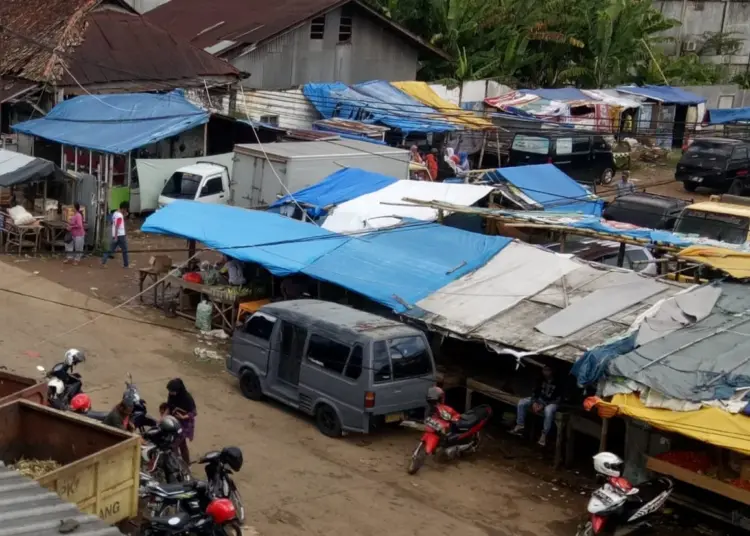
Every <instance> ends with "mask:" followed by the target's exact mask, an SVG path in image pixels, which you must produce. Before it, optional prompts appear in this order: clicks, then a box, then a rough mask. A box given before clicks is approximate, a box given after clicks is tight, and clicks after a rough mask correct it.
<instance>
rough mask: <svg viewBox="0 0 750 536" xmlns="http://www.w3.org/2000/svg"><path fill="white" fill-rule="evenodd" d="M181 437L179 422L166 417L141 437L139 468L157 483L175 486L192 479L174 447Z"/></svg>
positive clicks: (188, 469)
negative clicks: (142, 441)
mask: <svg viewBox="0 0 750 536" xmlns="http://www.w3.org/2000/svg"><path fill="white" fill-rule="evenodd" d="M181 435H182V426H180V422H179V421H178V420H177V419H175V418H174V417H172V416H171V415H168V416H166V417H164V418H163V419H162V420H161V422H160V423H159V424H158V425H156V426H154V427H153V428H149V429H148V430H146V431H145V432H144V433H143V434H142V436H143V439H144V443H143V444H141V467H142V469H143V471H144V472H145V473H148V474H149V475H150V476H152V477H153V478H154V479H156V480H157V481H158V482H166V483H167V484H175V483H178V482H188V481H190V480H192V479H193V477H192V475H191V473H190V467H188V465H187V464H186V463H185V461H184V460H183V459H182V458H181V457H180V456H179V455H178V454H177V451H176V449H175V446H176V445H177V442H178V441H179V440H180V436H181Z"/></svg>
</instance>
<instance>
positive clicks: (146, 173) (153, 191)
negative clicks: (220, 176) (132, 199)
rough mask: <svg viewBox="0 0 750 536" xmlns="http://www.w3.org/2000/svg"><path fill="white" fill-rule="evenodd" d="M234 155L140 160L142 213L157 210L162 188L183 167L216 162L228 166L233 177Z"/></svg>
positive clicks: (136, 164)
mask: <svg viewBox="0 0 750 536" xmlns="http://www.w3.org/2000/svg"><path fill="white" fill-rule="evenodd" d="M233 158H234V153H224V154H217V155H214V156H198V157H196V158H138V159H136V161H135V166H136V169H137V170H138V190H140V199H141V206H140V211H141V212H143V211H146V210H156V209H157V208H158V205H157V201H158V199H159V194H160V193H161V190H162V188H164V185H165V184H166V183H167V180H168V179H169V177H171V176H172V173H174V172H175V171H177V170H178V169H180V168H181V167H185V166H191V165H193V164H195V163H197V162H214V163H216V164H221V165H222V166H226V167H227V169H228V170H229V177H230V179H231V177H232V165H233V161H232V159H233ZM131 190H132V188H131Z"/></svg>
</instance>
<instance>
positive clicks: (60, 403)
mask: <svg viewBox="0 0 750 536" xmlns="http://www.w3.org/2000/svg"><path fill="white" fill-rule="evenodd" d="M74 368H75V365H74V364H71V365H68V364H67V363H58V364H56V365H55V366H54V367H52V369H51V370H50V371H49V372H48V371H47V369H45V368H44V367H43V366H41V365H39V366H37V367H36V369H37V370H38V371H39V372H41V373H42V375H43V377H44V378H46V379H49V381H48V382H47V403H48V404H49V405H50V407H52V408H55V409H59V410H63V411H64V410H66V409H68V406H69V404H70V401H71V400H72V399H73V397H74V396H76V395H77V394H79V393H81V392H82V391H83V380H82V378H81V375H80V374H78V373H77V372H74V371H73V369H74Z"/></svg>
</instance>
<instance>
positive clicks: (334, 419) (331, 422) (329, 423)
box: [315, 404, 342, 437]
mask: <svg viewBox="0 0 750 536" xmlns="http://www.w3.org/2000/svg"><path fill="white" fill-rule="evenodd" d="M315 424H316V425H317V426H318V430H320V433H322V434H323V435H327V436H328V437H341V431H342V430H341V421H340V420H339V416H338V415H337V414H336V411H335V410H334V409H333V408H332V407H331V406H329V405H328V404H321V405H319V406H318V408H317V409H316V410H315Z"/></svg>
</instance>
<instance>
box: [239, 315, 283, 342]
mask: <svg viewBox="0 0 750 536" xmlns="http://www.w3.org/2000/svg"><path fill="white" fill-rule="evenodd" d="M275 325H276V318H274V317H272V316H271V315H267V314H265V313H261V312H257V313H255V314H254V315H253V316H251V317H250V318H248V319H247V322H245V326H244V328H243V330H244V332H245V333H247V334H248V335H252V336H253V337H258V338H259V339H263V340H264V341H267V340H269V339H270V338H271V333H272V332H273V327H274V326H275Z"/></svg>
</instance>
